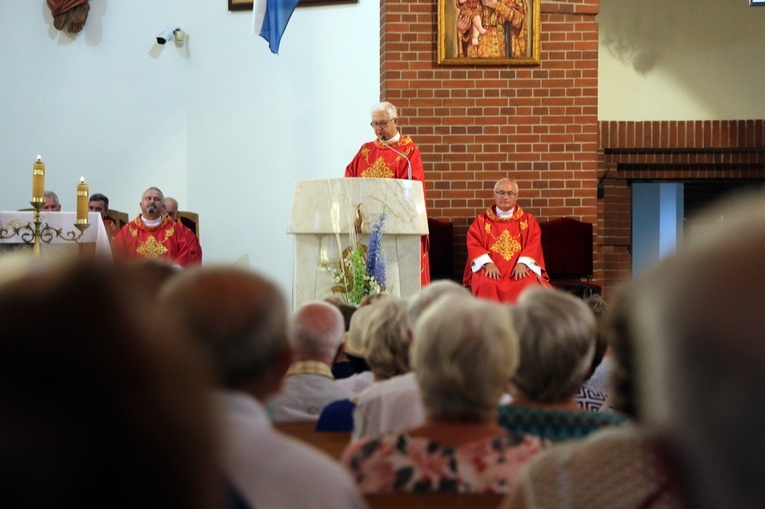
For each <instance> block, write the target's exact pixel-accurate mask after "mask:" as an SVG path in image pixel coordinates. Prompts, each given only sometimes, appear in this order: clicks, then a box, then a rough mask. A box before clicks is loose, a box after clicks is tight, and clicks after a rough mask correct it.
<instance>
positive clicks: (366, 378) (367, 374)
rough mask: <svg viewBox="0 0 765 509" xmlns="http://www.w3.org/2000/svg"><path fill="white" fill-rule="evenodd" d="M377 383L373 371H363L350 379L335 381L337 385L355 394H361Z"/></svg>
mask: <svg viewBox="0 0 765 509" xmlns="http://www.w3.org/2000/svg"><path fill="white" fill-rule="evenodd" d="M373 383H375V375H374V373H372V372H371V371H369V370H367V371H362V372H361V373H354V374H353V375H351V376H349V377H348V378H340V379H339V380H335V385H339V386H340V387H343V388H345V389H348V390H349V391H351V392H352V393H353V394H360V393H362V392H364V391H365V390H366V389H368V388H369V387H371V386H372V384H373Z"/></svg>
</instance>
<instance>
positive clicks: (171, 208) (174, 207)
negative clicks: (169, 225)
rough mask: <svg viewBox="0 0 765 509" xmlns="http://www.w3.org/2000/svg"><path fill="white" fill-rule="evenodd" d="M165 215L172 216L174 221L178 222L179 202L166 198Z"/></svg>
mask: <svg viewBox="0 0 765 509" xmlns="http://www.w3.org/2000/svg"><path fill="white" fill-rule="evenodd" d="M165 214H167V215H168V216H170V217H171V218H172V220H173V221H177V220H178V200H176V199H175V198H171V197H170V196H166V197H165Z"/></svg>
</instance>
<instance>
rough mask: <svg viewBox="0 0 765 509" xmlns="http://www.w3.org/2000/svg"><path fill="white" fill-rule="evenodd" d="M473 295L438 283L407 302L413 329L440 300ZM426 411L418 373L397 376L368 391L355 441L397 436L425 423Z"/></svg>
mask: <svg viewBox="0 0 765 509" xmlns="http://www.w3.org/2000/svg"><path fill="white" fill-rule="evenodd" d="M451 294H458V295H470V291H469V290H467V289H466V288H464V287H463V286H462V285H459V284H458V283H455V282H454V281H451V280H447V279H442V280H438V281H434V282H432V283H430V284H428V285H427V286H425V287H424V288H422V289H421V290H420V291H419V292H417V293H416V294H415V295H413V296H412V297H410V298H409V299H407V307H408V308H407V317H408V323H409V324H410V327H413V326H414V325H415V324H416V322H417V320H418V319H419V317H420V315H421V314H422V313H423V312H424V311H425V310H426V309H427V308H428V307H429V306H430V305H432V304H433V303H434V302H435V301H436V300H438V299H439V298H441V297H443V296H446V295H451ZM424 418H425V411H424V409H423V406H422V398H421V397H420V388H419V386H418V385H417V379H416V377H415V376H414V373H406V374H403V375H397V376H394V377H391V378H389V379H387V380H383V381H380V382H378V383H376V384H375V385H374V386H373V387H370V388H369V389H368V390H366V391H364V392H363V393H362V394H361V395H360V396H359V399H358V402H357V404H356V408H355V409H354V412H353V422H354V425H353V438H360V437H365V436H373V435H378V434H382V433H395V432H398V431H401V430H403V429H405V428H408V427H411V426H414V425H416V424H419V423H421V422H422V420H423V419H424Z"/></svg>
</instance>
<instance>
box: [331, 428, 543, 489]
mask: <svg viewBox="0 0 765 509" xmlns="http://www.w3.org/2000/svg"><path fill="white" fill-rule="evenodd" d="M541 449H542V444H541V442H540V439H539V438H538V437H533V436H523V435H514V434H508V435H504V436H501V437H495V438H488V439H480V440H475V441H472V442H468V443H466V444H463V445H461V446H459V447H453V446H448V445H444V444H440V443H437V442H434V441H431V440H428V439H425V438H418V437H411V436H408V435H397V436H396V435H391V436H382V437H374V438H372V437H367V438H362V439H360V440H356V441H355V442H352V443H351V444H350V445H349V446H348V447H347V448H346V450H345V452H344V453H343V458H342V462H343V464H344V465H345V467H346V468H348V470H350V472H351V474H352V476H353V477H354V478H355V480H356V483H357V484H358V485H359V489H360V490H361V492H362V493H385V492H392V491H412V492H455V493H471V492H472V493H507V492H508V491H510V488H512V486H513V485H514V484H515V480H516V479H518V475H519V471H520V469H521V467H522V466H523V465H524V464H525V463H526V462H527V461H528V460H529V459H531V458H532V457H533V456H534V455H535V454H536V453H538V452H539V451H540V450H541Z"/></svg>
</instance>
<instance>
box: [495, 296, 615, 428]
mask: <svg viewBox="0 0 765 509" xmlns="http://www.w3.org/2000/svg"><path fill="white" fill-rule="evenodd" d="M510 314H511V315H512V318H513V323H514V325H515V330H516V332H517V333H518V341H519V345H520V352H521V353H520V366H519V367H518V371H516V373H515V375H514V376H513V377H512V379H511V384H510V393H511V395H512V397H513V401H512V403H511V404H510V405H508V406H503V407H501V408H500V410H499V418H500V421H499V422H500V424H501V425H502V426H504V427H505V428H507V429H508V430H509V431H514V432H516V433H533V434H536V435H539V436H540V437H542V438H544V439H547V440H550V441H552V442H560V441H564V440H568V439H571V438H579V437H583V436H585V435H587V434H589V433H591V432H593V431H595V430H597V429H599V428H600V427H602V426H606V425H610V424H616V423H622V422H625V421H626V419H625V417H623V416H620V415H616V414H605V413H595V412H585V411H582V409H581V407H580V406H579V404H578V403H577V394H578V391H579V387H580V386H581V385H582V384H583V383H584V381H585V379H586V378H587V375H588V374H589V369H590V366H591V362H592V357H593V355H594V352H595V341H596V335H597V322H596V320H595V315H594V314H593V313H592V311H591V310H590V308H589V307H588V306H587V305H586V304H585V303H584V302H583V301H582V300H581V299H578V298H576V297H574V296H573V295H571V294H568V293H565V292H563V291H560V290H551V289H548V288H530V289H528V290H526V291H525V292H523V293H522V294H521V297H520V299H518V302H517V303H516V304H515V305H514V306H513V307H512V308H510Z"/></svg>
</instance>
